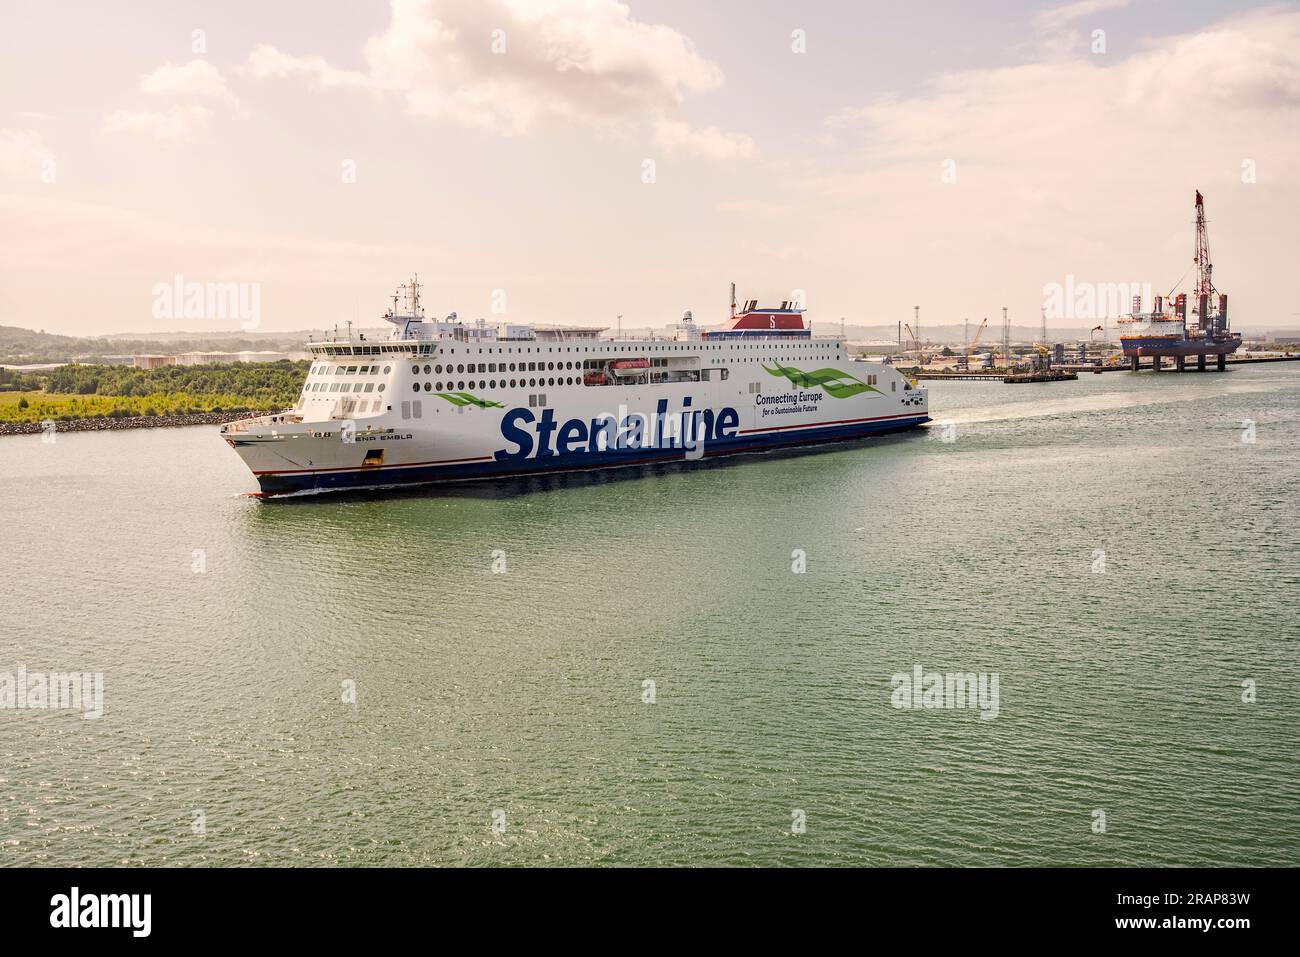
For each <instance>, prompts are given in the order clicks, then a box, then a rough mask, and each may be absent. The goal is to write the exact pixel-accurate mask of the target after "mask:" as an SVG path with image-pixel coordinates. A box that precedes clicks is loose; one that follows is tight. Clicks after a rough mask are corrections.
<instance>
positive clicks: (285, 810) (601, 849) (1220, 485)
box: [0, 364, 1300, 865]
mask: <svg viewBox="0 0 1300 957" xmlns="http://www.w3.org/2000/svg"><path fill="white" fill-rule="evenodd" d="M931 404H932V413H933V415H934V417H935V419H936V420H939V421H948V422H951V423H952V427H953V429H955V439H956V440H955V441H953V442H944V441H940V440H939V438H938V434H939V429H938V428H931V429H930V430H928V432H927V431H920V432H916V433H912V434H909V435H905V436H902V437H895V438H890V439H884V440H878V441H875V442H871V443H867V444H859V445H853V446H840V447H837V448H835V449H834V450H832V451H826V452H820V453H815V454H807V453H804V454H791V455H784V456H779V457H778V456H754V457H744V458H741V459H735V460H731V461H730V463H728V464H711V463H703V464H698V465H693V466H680V467H671V468H664V469H657V470H646V471H636V472H631V473H619V474H617V475H605V476H597V477H593V476H577V477H568V478H563V479H559V478H557V479H555V480H551V481H532V482H526V483H520V484H513V485H508V486H498V487H486V488H485V487H472V486H468V487H462V488H458V489H455V490H453V491H447V490H441V491H420V492H411V491H407V492H404V493H400V494H386V495H374V494H372V495H370V496H351V497H315V498H308V499H300V500H296V501H289V502H279V503H269V504H268V503H260V502H258V501H255V500H253V499H251V498H248V497H246V496H243V495H242V494H241V493H243V492H245V491H248V490H251V489H252V488H253V487H254V485H253V482H252V480H251V478H250V476H249V475H248V473H247V472H246V471H245V469H244V467H243V465H242V464H241V463H240V461H239V460H238V458H237V457H236V456H235V455H234V453H233V452H231V450H230V449H228V448H227V447H226V446H225V444H224V443H222V442H221V441H220V439H219V438H218V436H217V433H216V429H215V428H192V429H163V430H151V431H139V432H120V433H106V434H86V433H82V434H66V435H59V436H58V437H57V441H56V442H55V443H53V444H44V443H42V442H41V441H40V439H39V438H38V437H15V438H3V439H0V492H2V493H3V503H4V523H3V528H4V547H3V548H2V549H0V612H2V613H3V618H2V619H0V620H2V622H3V624H2V625H0V672H4V671H8V672H15V671H16V670H17V669H18V668H19V667H20V666H21V667H25V668H26V669H28V670H29V671H33V672H34V671H98V672H103V674H104V680H105V701H104V715H103V717H102V718H101V719H99V720H83V719H82V718H81V717H79V716H78V715H77V714H74V713H70V712H66V711H64V712H56V711H39V710H0V864H5V865H16V864H23V865H32V864H118V863H132V864H134V863H140V864H222V865H230V864H282V865H328V864H347V865H367V864H398V865H408V864H421V865H427V864H475V865H486V864H541V863H554V864H587V863H609V864H768V865H770V864H872V865H911V864H926V865H962V864H985V865H999V864H1007V865H1023V864H1077V865H1122V864H1156V865H1195V864H1210V865H1233V864H1265V865H1274V864H1296V863H1298V862H1300V812H1298V811H1297V804H1296V800H1297V799H1296V795H1297V793H1298V792H1300V771H1298V770H1297V744H1296V742H1297V739H1298V737H1300V736H1298V734H1297V732H1298V731H1300V728H1298V726H1297V725H1298V722H1297V718H1296V716H1297V705H1298V704H1300V661H1298V660H1297V650H1298V645H1297V637H1298V636H1300V626H1297V604H1296V595H1297V584H1298V582H1300V505H1298V504H1297V492H1300V480H1298V479H1297V470H1298V467H1300V369H1297V368H1296V367H1295V366H1293V365H1290V364H1277V365H1261V366H1254V367H1247V368H1238V369H1234V370H1232V371H1231V372H1228V373H1226V374H1216V373H1206V374H1201V375H1193V374H1186V375H1183V376H1177V375H1174V374H1172V373H1171V374H1168V375H1162V376H1159V377H1156V376H1153V375H1151V374H1143V375H1139V376H1134V375H1132V374H1129V373H1111V374H1107V375H1103V376H1084V377H1082V378H1081V379H1080V380H1079V381H1078V382H1077V383H1061V384H1048V385H1026V386H1004V385H1001V384H992V383H978V382H974V383H943V384H937V385H933V387H932V389H931ZM1247 422H1252V423H1254V433H1255V442H1253V443H1246V442H1243V441H1242V436H1243V434H1245V429H1246V425H1245V424H1246V423H1247ZM952 434H953V433H952V432H949V435H952ZM797 549H800V550H803V552H804V553H805V554H806V563H807V564H806V572H805V573H803V574H795V573H793V572H792V570H791V569H792V563H793V561H794V559H793V558H792V553H794V552H795V550H797ZM196 550H201V555H200V556H199V558H202V559H203V561H205V562H206V571H201V572H196V571H195V570H194V568H195V565H196V562H197V561H198V558H196V555H195V552H196ZM495 550H500V551H501V552H503V553H504V561H505V568H506V571H505V572H504V573H494V572H493V552H494V551H495ZM1099 550H1101V551H1099ZM1102 552H1104V555H1103V554H1102ZM1102 569H1104V570H1102ZM915 665H921V666H922V667H923V668H924V669H925V670H927V671H929V670H934V671H965V672H988V673H993V672H996V673H997V674H998V676H999V707H998V713H997V717H996V718H993V719H992V720H988V719H981V718H980V717H979V712H978V710H927V709H919V710H900V709H896V708H894V707H893V706H892V704H891V681H890V679H891V676H892V675H894V674H895V673H900V672H911V670H912V668H913V666H915ZM647 680H652V681H653V682H654V683H655V685H654V691H655V699H656V700H655V703H653V704H649V703H645V702H644V701H643V694H644V693H645V692H644V690H643V689H644V687H645V686H644V684H643V683H644V682H645V681H647ZM346 681H352V682H355V688H356V699H357V700H356V704H355V705H351V704H345V703H344V702H343V701H342V695H343V691H342V689H343V683H344V682H346ZM1246 681H1251V682H1254V687H1255V689H1256V694H1257V700H1256V701H1255V702H1254V703H1245V702H1243V700H1242V698H1243V693H1244V691H1245V689H1244V688H1243V682H1246ZM498 809H499V810H500V811H502V812H504V818H503V820H504V822H505V830H504V833H497V832H495V831H494V830H493V820H494V818H493V814H494V811H497V810H498ZM796 811H803V812H804V813H805V814H806V820H807V828H806V833H802V834H795V833H792V821H793V820H794V817H793V815H794V814H795V812H796ZM1097 811H1102V812H1104V814H1105V832H1104V833H1094V823H1095V822H1096V821H1098V820H1099V818H1098V816H1097V815H1096V813H1095V812H1097ZM195 812H201V813H202V815H203V820H204V822H205V824H206V833H203V834H201V835H200V834H195V833H194V830H195V827H194V821H195ZM501 819H502V818H498V820H501Z"/></svg>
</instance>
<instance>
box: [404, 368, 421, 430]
mask: <svg viewBox="0 0 1300 957" xmlns="http://www.w3.org/2000/svg"><path fill="white" fill-rule="evenodd" d="M419 374H420V367H419V366H411V375H419ZM403 418H407V416H403Z"/></svg>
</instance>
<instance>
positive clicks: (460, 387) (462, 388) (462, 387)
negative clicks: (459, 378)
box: [456, 382, 465, 392]
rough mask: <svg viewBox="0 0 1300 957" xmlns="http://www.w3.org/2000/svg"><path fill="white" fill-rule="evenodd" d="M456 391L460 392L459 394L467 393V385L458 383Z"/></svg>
mask: <svg viewBox="0 0 1300 957" xmlns="http://www.w3.org/2000/svg"><path fill="white" fill-rule="evenodd" d="M456 391H458V392H464V391H465V383H464V382H457V383H456Z"/></svg>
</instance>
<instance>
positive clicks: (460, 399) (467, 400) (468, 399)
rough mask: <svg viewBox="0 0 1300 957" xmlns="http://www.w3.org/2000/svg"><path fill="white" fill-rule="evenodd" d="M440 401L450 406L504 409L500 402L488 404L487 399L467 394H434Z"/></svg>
mask: <svg viewBox="0 0 1300 957" xmlns="http://www.w3.org/2000/svg"><path fill="white" fill-rule="evenodd" d="M434 395H436V396H437V397H438V398H440V399H446V400H447V401H448V402H450V403H451V404H452V405H476V406H478V407H479V408H480V409H504V408H505V406H504V405H502V404H501V403H500V402H490V401H488V400H487V399H480V398H479V397H478V396H476V395H470V394H469V393H468V392H435V393H434Z"/></svg>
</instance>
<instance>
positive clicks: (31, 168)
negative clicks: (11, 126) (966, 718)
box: [0, 130, 54, 183]
mask: <svg viewBox="0 0 1300 957" xmlns="http://www.w3.org/2000/svg"><path fill="white" fill-rule="evenodd" d="M53 158H54V154H53V153H52V152H51V151H50V149H49V148H48V147H47V146H46V145H45V143H44V142H43V141H42V140H41V134H40V133H37V132H35V131H33V130H0V178H3V179H5V180H9V181H14V182H19V183H31V182H39V181H40V178H41V173H42V171H43V169H44V168H45V167H44V164H45V163H46V162H48V161H50V160H52V159H53Z"/></svg>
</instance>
